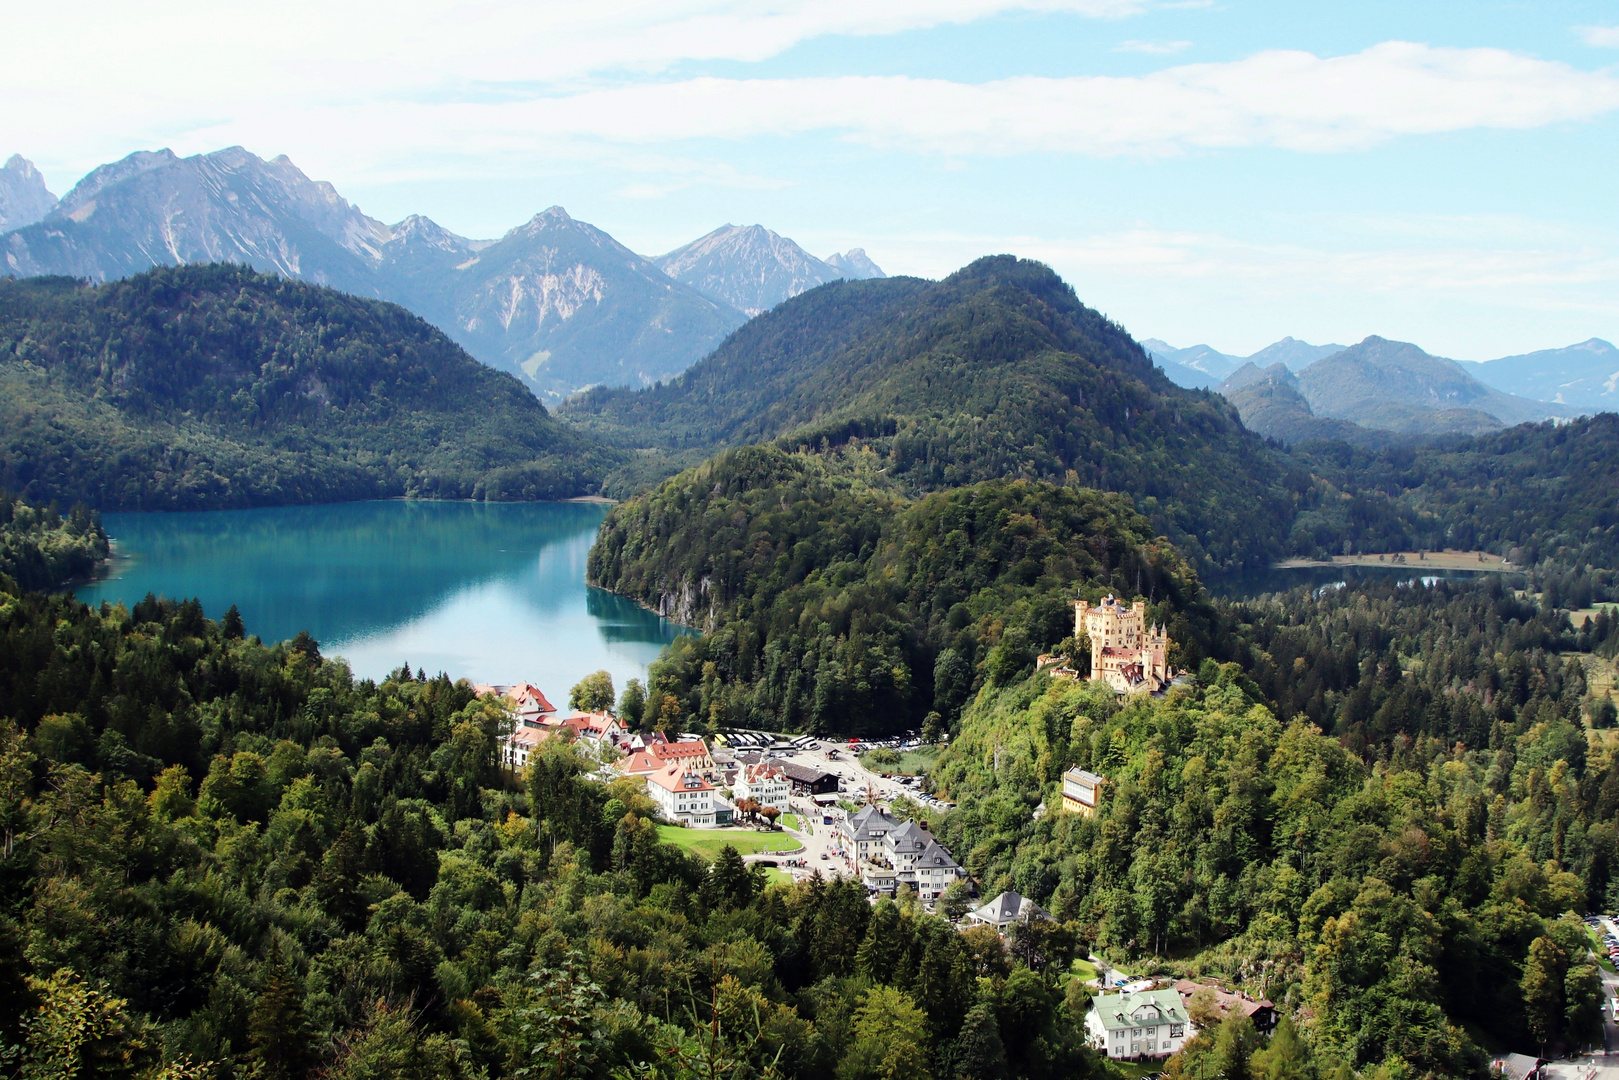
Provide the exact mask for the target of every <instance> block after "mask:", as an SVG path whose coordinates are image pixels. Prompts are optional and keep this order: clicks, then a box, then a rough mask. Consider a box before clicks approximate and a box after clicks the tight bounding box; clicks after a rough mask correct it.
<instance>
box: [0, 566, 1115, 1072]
mask: <svg viewBox="0 0 1619 1080" xmlns="http://www.w3.org/2000/svg"><path fill="white" fill-rule="evenodd" d="M0 715H3V716H5V717H6V718H7V719H6V720H4V721H3V722H0V1067H3V1068H5V1069H6V1074H7V1075H20V1076H26V1077H47V1076H50V1077H56V1076H96V1077H103V1076H119V1077H157V1076H164V1077H182V1076H184V1077H193V1076H209V1077H219V1078H221V1080H223V1078H225V1077H230V1076H250V1077H274V1078H288V1077H304V1076H316V1075H318V1076H323V1077H334V1078H338V1077H341V1078H355V1080H358V1078H367V1080H372V1078H376V1080H381V1078H384V1077H388V1078H406V1080H410V1078H421V1080H430V1078H431V1080H444V1078H455V1077H467V1078H482V1077H498V1076H512V1077H556V1078H563V1077H568V1078H586V1077H589V1078H599V1080H607V1078H608V1077H614V1078H624V1077H659V1078H670V1080H674V1078H680V1080H686V1078H690V1080H697V1078H699V1077H701V1078H703V1080H711V1078H712V1077H716V1076H725V1077H730V1078H734V1080H748V1078H751V1077H765V1076H777V1077H805V1078H809V1077H825V1076H834V1075H835V1076H837V1077H839V1078H840V1080H867V1078H869V1080H878V1078H890V1077H896V1076H899V1075H902V1074H903V1075H905V1076H912V1077H928V1076H932V1075H939V1076H958V1075H959V1076H970V1077H982V1078H983V1080H990V1077H1000V1076H1018V1077H1041V1078H1043V1077H1050V1078H1053V1080H1056V1078H1058V1077H1085V1076H1088V1075H1093V1074H1099V1069H1100V1066H1099V1065H1098V1064H1097V1062H1096V1061H1095V1060H1094V1059H1093V1057H1092V1055H1091V1053H1090V1052H1089V1051H1088V1050H1087V1049H1085V1047H1084V1045H1083V1031H1082V1026H1081V1024H1082V1016H1083V1010H1084V1008H1085V1003H1086V999H1085V995H1084V993H1083V990H1082V988H1079V987H1078V986H1077V984H1074V983H1071V982H1064V981H1063V980H1062V979H1061V978H1060V977H1059V973H1060V972H1061V970H1062V969H1064V968H1065V967H1066V964H1067V959H1068V957H1070V956H1071V955H1072V952H1073V950H1074V949H1075V948H1076V947H1077V946H1078V945H1079V944H1080V943H1079V942H1078V941H1076V940H1074V939H1072V938H1071V937H1061V936H1058V937H1054V938H1051V939H1050V940H1048V941H1047V942H1046V944H1045V948H1044V951H1043V952H1042V953H1041V954H1040V955H1039V956H1037V957H1033V958H1032V959H1033V960H1034V964H1033V967H1031V966H1030V965H1029V964H1028V963H1027V962H1024V961H1019V960H1017V959H1015V958H1014V957H1012V956H1010V955H1008V954H1007V953H1006V952H1005V951H1004V950H1003V949H1002V947H1001V945H1000V941H999V938H998V937H996V935H995V934H994V933H993V932H988V935H987V937H986V936H985V934H983V933H979V934H976V935H974V934H959V933H957V932H956V931H955V930H954V929H953V928H951V927H950V926H949V924H948V923H946V922H945V921H943V920H942V919H938V918H935V917H933V916H929V915H926V914H924V913H922V912H921V911H920V910H918V909H917V907H916V906H915V905H914V904H913V903H908V902H907V903H902V904H899V905H896V904H894V903H891V902H890V903H886V904H879V905H877V906H876V907H875V908H873V907H872V906H871V905H869V904H868V903H867V900H866V896H865V890H864V888H863V887H862V886H860V885H859V883H857V882H835V881H834V882H823V881H821V880H820V879H819V877H817V878H815V879H814V880H811V881H810V882H807V883H803V884H800V885H796V886H792V887H781V886H776V887H771V888H769V889H765V888H764V887H763V882H764V876H763V873H762V872H761V871H760V870H750V869H749V868H747V867H746V866H744V865H743V864H742V862H741V861H740V860H739V859H738V858H737V856H736V854H735V851H734V850H731V849H727V850H725V851H722V852H721V855H720V857H719V858H718V859H716V860H715V862H714V863H713V864H712V865H706V864H704V863H703V862H701V861H699V860H697V859H696V858H695V857H693V856H691V855H689V854H686V853H684V852H682V851H681V850H680V849H679V848H677V847H675V846H673V845H667V844H660V843H659V842H658V836H657V832H656V830H655V829H654V827H653V821H652V806H651V804H650V802H649V801H648V800H647V799H646V797H645V796H644V795H643V794H641V793H640V791H639V789H638V785H637V784H635V783H634V782H631V781H622V782H619V783H616V784H614V785H611V786H604V785H602V784H599V783H596V782H594V781H592V780H590V779H587V778H586V777H585V775H584V770H585V769H586V768H587V762H586V761H585V760H584V759H583V758H582V757H581V756H579V755H578V754H577V753H576V752H575V750H574V748H573V747H572V746H571V745H570V744H569V743H568V742H567V741H565V740H564V739H560V738H559V739H556V740H553V741H551V742H548V743H547V744H546V750H545V753H544V754H543V755H542V756H541V757H540V759H539V760H538V762H537V763H535V765H534V766H533V767H532V768H531V769H530V771H529V775H528V777H527V783H526V786H519V785H517V784H514V783H512V782H511V781H510V780H509V779H508V778H507V777H504V776H503V775H502V774H501V773H499V772H498V771H497V769H496V766H495V760H496V756H495V739H496V736H497V733H498V731H499V729H500V727H501V726H502V725H503V724H504V723H507V722H509V721H508V720H507V718H506V716H505V714H504V712H503V711H502V710H500V709H498V708H496V707H495V706H493V705H491V704H488V703H486V702H485V701H482V700H479V699H475V698H474V697H473V694H472V692H471V690H470V689H469V688H468V687H467V686H466V684H465V683H459V684H452V683H450V682H449V680H447V679H445V678H442V677H440V678H437V679H432V680H428V679H424V678H422V677H420V676H419V675H416V676H413V675H412V674H411V673H410V672H409V670H408V669H404V668H401V669H400V670H398V671H396V672H395V673H394V674H393V675H392V676H391V677H390V678H388V679H386V680H384V681H383V682H381V683H380V684H378V683H373V682H370V681H360V682H356V681H355V680H353V679H352V678H351V676H350V675H349V673H348V671H347V670H346V669H345V668H344V667H342V666H341V665H338V664H334V663H332V662H330V661H328V660H326V659H324V658H322V657H321V655H320V652H319V649H318V647H317V646H316V645H315V643H314V642H312V641H310V640H309V639H308V638H307V636H300V637H299V638H297V639H294V640H293V641H290V642H286V643H283V644H280V645H275V646H266V645H263V644H261V643H260V642H259V641H258V640H257V639H256V638H252V637H246V636H244V628H243V626H242V625H241V620H240V619H239V618H237V617H236V613H235V610H234V609H232V610H231V611H229V612H227V613H226V615H225V617H224V618H223V619H222V620H221V621H219V622H214V621H211V620H208V619H206V618H205V617H204V614H203V612H202V611H201V610H200V608H199V607H198V606H197V605H196V604H195V603H194V602H185V603H179V604H175V603H170V602H167V601H157V600H153V599H150V598H149V599H147V600H146V601H144V602H142V603H141V604H138V605H137V606H136V607H135V608H134V610H132V611H126V610H124V609H122V608H102V609H101V610H99V611H92V610H89V609H87V608H85V607H84V606H83V605H80V604H77V603H75V602H73V601H72V600H70V599H67V598H65V597H60V596H56V597H49V596H45V595H41V594H29V595H20V594H18V593H17V592H16V591H15V590H14V589H13V588H12V586H11V585H10V583H9V582H0Z"/></svg>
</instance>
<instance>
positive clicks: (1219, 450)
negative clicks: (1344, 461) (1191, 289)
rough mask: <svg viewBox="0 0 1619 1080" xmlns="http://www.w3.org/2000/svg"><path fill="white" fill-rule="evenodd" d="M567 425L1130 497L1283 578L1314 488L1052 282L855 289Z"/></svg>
mask: <svg viewBox="0 0 1619 1080" xmlns="http://www.w3.org/2000/svg"><path fill="white" fill-rule="evenodd" d="M565 416H566V417H567V418H568V419H570V420H572V421H574V422H576V423H578V424H580V425H582V426H584V427H585V428H587V429H589V430H593V431H596V432H599V433H600V434H601V435H602V436H603V437H604V438H607V439H609V440H613V441H617V442H619V443H620V444H621V445H625V446H629V447H639V448H656V449H659V450H663V451H669V450H687V451H693V450H695V451H709V452H711V451H712V450H715V449H718V448H720V447H724V446H737V445H743V444H747V443H757V442H763V441H767V440H779V441H780V443H781V445H783V446H787V447H795V446H802V447H805V448H827V447H836V446H839V445H843V444H846V443H850V442H851V441H858V443H859V444H860V445H862V446H867V447H870V448H871V449H872V450H873V451H874V452H876V453H877V454H878V455H879V456H881V457H882V458H884V459H885V461H884V466H883V467H884V468H885V470H886V475H887V476H888V477H889V478H891V479H894V480H897V481H898V482H899V483H900V484H901V485H902V486H903V487H904V489H905V490H907V491H932V490H940V489H945V488H951V487H958V486H961V485H965V484H972V483H977V482H979V481H984V480H990V479H998V478H1014V477H1015V478H1025V479H1042V480H1049V481H1054V482H1058V483H1068V484H1075V485H1082V486H1086V487H1094V488H1099V489H1102V490H1107V491H1118V492H1124V493H1126V494H1128V495H1130V496H1131V497H1132V498H1134V499H1135V500H1136V503H1137V505H1138V506H1140V507H1141V509H1142V511H1143V512H1144V513H1145V514H1147V516H1148V517H1149V518H1150V519H1151V520H1152V521H1153V525H1154V528H1156V529H1158V530H1160V531H1162V532H1164V533H1166V534H1167V535H1169V536H1170V537H1171V538H1173V539H1174V540H1175V542H1176V543H1177V544H1181V545H1182V546H1183V547H1184V548H1185V549H1186V550H1187V552H1188V555H1189V557H1191V558H1192V559H1193V561H1194V562H1195V563H1198V564H1199V565H1201V566H1204V567H1205V568H1211V569H1226V568H1235V567H1240V566H1252V565H1258V564H1260V563H1263V562H1265V561H1267V560H1268V559H1270V558H1273V557H1274V556H1275V554H1276V553H1277V552H1278V551H1279V550H1280V549H1281V545H1282V544H1283V543H1284V541H1285V536H1278V535H1277V532H1278V530H1277V528H1276V526H1275V523H1276V522H1277V521H1288V520H1291V518H1292V516H1293V514H1294V511H1295V504H1296V500H1297V499H1298V498H1299V497H1301V496H1300V493H1301V492H1302V490H1303V488H1304V486H1305V484H1306V481H1305V480H1302V479H1300V478H1299V477H1295V476H1292V475H1291V474H1290V473H1289V472H1288V469H1287V463H1286V461H1285V460H1284V459H1283V458H1282V457H1281V456H1280V455H1278V454H1276V453H1275V452H1274V451H1272V450H1271V449H1269V448H1267V447H1266V446H1265V444H1264V443H1263V441H1262V440H1260V439H1259V438H1257V437H1256V436H1254V435H1253V434H1251V433H1249V432H1247V431H1245V430H1244V429H1243V428H1242V426H1241V424H1240V422H1239V421H1238V420H1237V418H1236V415H1235V414H1234V412H1233V410H1231V409H1230V408H1229V406H1227V405H1226V404H1225V402H1223V401H1222V400H1221V399H1219V398H1218V397H1215V396H1213V395H1210V394H1207V393H1202V392H1197V391H1187V390H1183V389H1181V388H1179V387H1176V386H1174V385H1173V384H1172V383H1170V382H1169V381H1168V380H1167V379H1165V378H1164V376H1163V374H1162V372H1160V371H1158V370H1156V369H1155V368H1154V367H1153V366H1152V363H1151V361H1150V360H1149V359H1148V358H1147V355H1146V354H1145V353H1144V352H1143V351H1142V349H1141V347H1140V346H1138V345H1137V344H1136V343H1135V342H1133V341H1132V340H1131V339H1130V337H1129V336H1128V335H1127V334H1126V333H1125V332H1124V331H1123V330H1122V329H1120V328H1119V327H1118V326H1117V325H1115V324H1114V323H1112V322H1109V321H1108V320H1107V319H1105V318H1104V317H1103V316H1101V315H1099V314H1097V313H1096V312H1095V311H1092V310H1091V309H1089V308H1087V307H1085V306H1084V305H1083V304H1081V303H1080V302H1079V300H1078V299H1077V298H1075V296H1074V293H1073V290H1072V289H1070V288H1069V287H1068V286H1067V285H1066V284H1064V283H1063V282H1062V280H1061V279H1059V278H1058V277H1057V275H1056V274H1054V273H1052V272H1051V270H1049V269H1048V268H1046V267H1044V266H1042V265H1040V264H1038V263H1032V262H1026V261H1020V260H1017V259H1014V258H1012V257H1010V256H996V257H990V258H984V259H980V260H978V261H977V262H975V263H973V264H972V265H971V266H968V267H967V268H965V269H963V270H961V271H959V272H957V273H955V274H953V275H951V276H950V277H948V278H946V279H944V280H943V281H939V282H928V281H921V280H917V279H915V278H889V279H886V280H882V281H862V282H838V283H834V284H831V285H826V286H822V287H821V288H819V289H813V290H811V291H810V292H807V293H804V294H803V295H801V296H798V297H795V298H794V299H792V300H790V301H788V302H786V303H784V304H782V305H781V306H780V307H778V308H776V309H775V310H774V311H771V312H769V313H767V314H765V315H763V316H760V317H759V318H757V319H755V320H753V321H752V322H750V323H749V324H748V325H746V326H744V327H743V328H742V329H740V330H739V331H737V332H736V333H735V334H733V335H732V336H731V337H729V338H728V339H726V341H725V343H724V344H723V345H721V346H720V348H718V349H717V350H715V352H714V353H713V355H711V356H709V357H706V358H705V359H704V360H702V361H701V362H699V363H698V364H696V365H694V366H693V367H692V368H691V370H689V371H688V372H686V373H685V374H684V375H682V376H681V377H680V378H678V379H676V380H674V381H673V382H671V383H669V384H668V385H665V386H660V387H654V388H651V389H648V390H645V391H641V392H637V393H631V392H624V391H608V390H602V391H596V392H593V393H590V394H587V395H583V396H582V397H581V398H580V399H578V400H577V401H574V402H570V403H568V404H567V405H566V406H565Z"/></svg>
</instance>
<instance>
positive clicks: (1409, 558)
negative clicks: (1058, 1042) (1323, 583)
mask: <svg viewBox="0 0 1619 1080" xmlns="http://www.w3.org/2000/svg"><path fill="white" fill-rule="evenodd" d="M1327 565H1328V564H1327V563H1324V562H1319V561H1317V560H1315V559H1283V560H1282V561H1281V562H1279V563H1277V564H1276V567H1277V569H1279V570H1292V569H1296V568H1298V567H1301V566H1327ZM1331 565H1332V566H1384V567H1387V566H1415V567H1419V568H1422V569H1428V570H1493V571H1495V572H1497V573H1503V574H1510V573H1513V572H1515V571H1517V570H1518V569H1519V567H1516V566H1513V565H1512V564H1511V563H1509V562H1507V561H1506V560H1505V559H1503V558H1502V557H1501V556H1499V555H1491V554H1490V553H1489V552H1488V551H1453V550H1445V551H1390V552H1385V553H1383V554H1381V555H1379V554H1371V555H1334V556H1333V557H1332V563H1331Z"/></svg>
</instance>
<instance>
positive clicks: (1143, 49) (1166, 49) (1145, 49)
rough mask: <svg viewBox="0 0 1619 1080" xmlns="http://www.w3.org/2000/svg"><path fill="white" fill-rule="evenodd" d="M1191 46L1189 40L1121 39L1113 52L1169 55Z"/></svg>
mask: <svg viewBox="0 0 1619 1080" xmlns="http://www.w3.org/2000/svg"><path fill="white" fill-rule="evenodd" d="M1191 47H1192V43H1191V42H1190V41H1133V40H1132V41H1121V42H1119V43H1118V44H1117V45H1115V46H1114V47H1113V51H1114V52H1129V53H1146V54H1147V55H1148V56H1170V55H1173V54H1174V53H1178V52H1185V51H1186V50H1187V49H1189V48H1191Z"/></svg>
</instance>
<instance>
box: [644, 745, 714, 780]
mask: <svg viewBox="0 0 1619 1080" xmlns="http://www.w3.org/2000/svg"><path fill="white" fill-rule="evenodd" d="M646 749H647V753H649V754H651V755H652V756H653V757H655V758H657V759H658V760H659V761H662V762H664V763H666V764H670V765H673V764H677V763H678V764H679V765H681V766H682V767H683V768H686V769H696V770H698V771H700V772H708V771H709V770H710V769H712V768H713V767H714V758H713V757H712V756H711V755H710V754H709V752H708V744H707V743H705V742H703V740H701V739H694V740H693V741H691V742H655V743H650V744H648V746H647V748H646Z"/></svg>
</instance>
